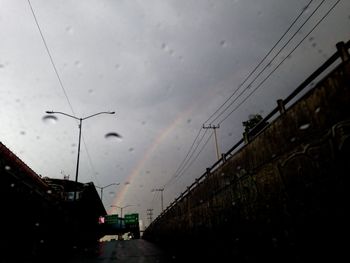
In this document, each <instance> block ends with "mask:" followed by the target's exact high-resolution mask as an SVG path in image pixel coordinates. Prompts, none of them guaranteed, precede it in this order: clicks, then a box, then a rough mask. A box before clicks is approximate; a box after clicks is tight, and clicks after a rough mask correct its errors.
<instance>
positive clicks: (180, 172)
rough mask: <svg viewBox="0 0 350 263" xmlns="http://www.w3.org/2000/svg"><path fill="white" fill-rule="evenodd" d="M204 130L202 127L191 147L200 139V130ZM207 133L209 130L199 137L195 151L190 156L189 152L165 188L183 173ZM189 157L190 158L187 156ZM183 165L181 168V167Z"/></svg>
mask: <svg viewBox="0 0 350 263" xmlns="http://www.w3.org/2000/svg"><path fill="white" fill-rule="evenodd" d="M201 131H202V129H200V130H199V133H198V134H197V137H196V139H195V140H194V141H193V143H192V146H191V148H190V149H192V148H193V146H194V144H195V142H196V140H197V139H198V136H199V134H200V132H201ZM206 133H207V130H205V131H204V134H203V135H202V137H201V138H200V139H199V142H198V143H197V145H196V147H195V148H194V149H193V151H192V152H191V154H190V156H189V157H188V154H189V153H190V151H189V152H188V154H187V155H186V158H185V159H184V160H183V162H182V163H181V166H179V167H178V169H177V170H176V172H175V173H174V174H173V176H172V177H171V178H170V179H169V181H168V182H167V183H166V184H165V185H164V188H166V187H167V185H168V184H170V182H171V181H172V180H174V179H175V178H176V177H178V176H179V174H182V172H183V170H184V169H185V167H186V165H187V164H188V162H189V161H190V160H191V158H192V156H193V155H194V153H195V152H196V151H197V149H198V147H199V145H200V143H201V142H202V141H203V139H204V136H205V134H206ZM187 157H188V158H187ZM180 167H181V168H180Z"/></svg>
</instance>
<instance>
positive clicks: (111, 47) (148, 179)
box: [0, 0, 350, 222]
mask: <svg viewBox="0 0 350 263" xmlns="http://www.w3.org/2000/svg"><path fill="white" fill-rule="evenodd" d="M30 4H31V6H30ZM308 4H309V5H308ZM319 5H320V6H319ZM306 6H308V7H307V8H305V7H306ZM318 6H319V8H318V9H316V8H317V7H318ZM333 6H334V8H333V9H332V10H331V11H330V13H329V14H328V15H327V16H326V17H325V18H324V19H323V20H322V21H321V22H320V19H321V18H322V17H323V16H324V15H325V14H326V13H327V12H328V10H330V9H331V8H332V7H333ZM31 7H32V9H33V11H34V14H35V17H36V19H37V22H38V24H39V27H40V30H41V33H42V35H43V37H44V40H45V43H46V46H47V48H48V51H49V53H50V55H51V58H52V62H53V63H54V65H55V68H56V70H57V74H56V72H55V68H54V66H53V64H52V62H51V59H50V56H49V54H48V52H47V49H46V47H45V44H44V41H43V39H42V37H41V34H40V31H39V28H38V26H37V24H36V21H35V17H34V15H33V13H32V9H31ZM302 11H304V12H303V13H302V15H301V16H300V18H299V20H297V21H296V23H295V24H294V26H293V27H292V28H291V30H290V31H289V32H288V33H287V34H286V35H285V38H283V40H282V41H281V42H280V43H279V44H278V45H277V47H276V49H274V51H273V52H272V53H271V54H270V56H269V57H268V58H270V59H272V58H273V57H274V56H275V54H277V52H278V51H279V49H280V48H281V47H283V46H284V45H285V43H287V40H288V39H289V38H291V37H292V36H293V35H294V34H295V36H294V37H293V39H292V40H291V41H290V43H289V44H288V45H286V46H285V48H284V49H283V50H282V51H281V52H280V54H279V55H278V56H276V58H275V60H274V61H272V62H271V65H270V66H269V67H266V69H265V70H264V71H263V72H262V73H261V75H260V76H259V77H258V78H257V79H256V81H255V82H253V83H252V84H251V87H250V88H249V89H247V90H246V92H244V90H245V88H247V86H248V84H249V83H250V82H251V81H252V80H253V79H254V76H256V75H257V74H258V73H259V70H258V71H256V73H255V74H253V75H252V76H251V78H249V79H248V80H247V81H246V82H245V84H244V85H243V86H241V88H240V89H239V90H238V91H237V93H235V95H234V96H232V98H231V100H230V101H229V102H228V104H226V105H229V103H230V102H232V101H233V100H235V99H236V98H237V96H238V95H239V94H241V95H240V97H239V98H238V99H236V101H235V102H233V103H232V105H231V106H230V107H228V108H227V109H226V110H225V111H224V112H223V113H222V114H220V115H219V114H218V113H220V112H218V113H216V114H215V115H214V116H213V117H212V118H210V119H209V120H208V118H209V117H210V116H211V115H212V114H214V113H215V112H216V110H217V109H218V108H219V107H220V106H221V105H222V104H223V103H224V102H225V100H227V99H228V98H229V97H230V96H231V95H232V94H233V92H234V91H235V90H236V89H237V88H238V87H239V84H240V83H242V82H243V81H244V80H245V77H246V76H247V75H248V74H249V73H251V72H252V70H253V69H254V68H255V66H256V65H257V64H258V63H259V62H260V61H261V59H262V58H263V57H264V56H265V55H266V54H267V53H268V52H269V50H270V49H271V48H272V47H273V46H274V44H275V43H276V42H277V41H278V40H279V38H280V37H281V36H282V35H283V33H284V32H286V30H287V29H288V27H289V26H290V25H291V24H292V22H293V21H294V20H295V19H296V18H297V17H298V15H299V14H301V12H302ZM311 15H312V16H311ZM309 16H311V18H310V19H309V20H308V21H307V22H306V23H305V25H304V26H303V27H302V28H300V27H301V25H302V24H303V23H304V22H305V21H306V19H307V18H308V17H309ZM317 23H319V24H318V25H317V26H316V24H317ZM315 26H316V27H315ZM313 27H315V28H314V30H313V31H312V32H311V33H309V32H310V30H311V29H312V28H313ZM299 28H300V31H298V33H296V32H297V30H298V29H299ZM305 37H306V38H305ZM303 38H305V40H304V41H303V42H301V44H300V46H299V47H298V48H296V49H295V51H294V52H293V53H292V54H291V55H290V56H289V57H288V59H286V60H284V58H285V57H286V56H287V55H288V54H289V53H290V52H291V51H292V50H293V49H294V48H295V47H296V45H297V44H298V43H299V42H300V41H301V40H302V39H303ZM0 39H1V41H0V105H1V107H0V123H1V126H0V141H1V142H2V143H3V144H5V145H6V146H7V147H8V148H9V149H10V150H12V151H13V152H14V153H15V154H16V155H17V156H18V157H19V158H21V159H22V160H23V161H24V162H25V163H26V164H27V165H28V166H29V167H31V168H32V169H33V170H34V171H35V172H36V173H38V174H40V175H42V176H48V177H54V178H63V175H69V176H70V179H71V180H74V178H75V168H76V158H77V147H78V133H79V129H78V123H77V122H76V121H75V120H74V119H72V118H69V117H67V116H64V115H55V117H56V119H53V118H49V117H48V116H47V114H46V113H45V111H47V110H53V111H60V112H64V113H67V114H70V115H75V116H77V117H78V118H79V117H85V116H89V115H92V114H95V113H98V112H101V111H115V112H116V114H115V115H98V116H95V117H92V118H90V119H87V120H85V121H83V126H82V134H83V140H82V146H81V147H82V148H81V156H80V171H79V181H81V182H91V181H92V182H94V184H95V185H98V186H106V185H109V184H111V183H115V182H117V183H120V185H119V186H117V187H115V186H111V187H107V188H105V189H104V195H103V197H104V198H103V202H104V204H105V207H106V209H107V210H108V211H109V212H111V213H115V212H116V211H117V212H118V213H119V212H120V211H119V210H110V206H111V205H118V206H126V205H133V206H130V207H128V208H126V210H125V211H123V212H124V213H128V212H138V213H140V215H141V218H142V219H143V220H144V221H146V218H147V215H146V210H147V209H154V210H153V213H154V217H155V216H157V215H158V214H159V213H160V209H161V207H160V192H152V189H154V188H162V187H164V185H165V186H166V187H165V190H164V192H163V193H164V206H165V207H166V206H167V205H168V204H169V203H170V202H172V201H173V200H174V198H176V197H177V196H178V195H179V194H180V193H181V192H183V191H184V190H185V189H186V186H188V185H189V184H191V183H192V182H193V181H194V179H195V178H197V177H199V176H200V175H201V174H203V173H204V171H205V168H206V167H210V166H211V165H212V164H213V163H214V162H215V161H216V152H215V144H214V137H213V136H212V137H209V136H210V135H211V134H212V130H210V131H209V130H207V133H205V130H201V127H202V125H203V123H205V124H206V125H209V124H212V125H218V124H219V123H220V128H219V129H217V134H218V142H219V147H220V152H226V151H227V150H229V149H230V148H231V147H232V146H233V145H234V144H235V143H236V142H237V141H238V140H239V139H240V138H241V136H242V132H243V127H242V121H244V120H247V119H248V117H249V115H250V114H254V113H260V114H261V115H263V116H264V115H265V114H267V113H268V112H269V111H271V110H272V108H273V107H274V106H275V101H276V100H277V99H279V98H285V97H286V96H287V95H288V94H289V93H290V92H291V91H292V90H293V89H294V88H296V86H297V85H298V84H300V83H301V82H302V81H303V80H304V79H305V78H306V77H307V76H308V75H309V74H310V73H312V72H313V71H314V70H315V69H316V68H317V67H318V66H320V64H321V63H322V62H324V61H325V60H326V59H327V58H328V57H329V56H330V55H332V54H333V52H335V44H336V43H337V42H339V41H348V40H349V39H350V1H348V0H341V1H337V0H326V1H321V0H314V1H310V0H294V1H290V0H216V1H209V0H202V1H200V0H197V1H195V0H180V1H179V0H172V1H170V0H150V1H141V0H138V1H136V0H135V1H133V0H128V1H126V0H124V1H122V0H105V1H104V0H99V1H97V0H80V1H79V0H56V1H53V0H31V1H30V2H28V0H0ZM283 60H284V62H283V63H282V64H281V65H280V67H279V68H278V69H277V70H276V71H275V72H274V74H272V75H271V76H270V77H269V78H268V79H267V80H266V81H265V82H264V83H263V84H262V85H261V86H259V88H258V89H257V90H256V92H254V93H252V95H251V96H250V97H249V99H247V100H246V101H245V102H244V103H242V105H241V106H240V107H238V108H237V109H236V110H234V109H235V107H237V105H238V104H239V103H240V102H241V101H242V100H243V99H245V98H246V97H247V96H248V95H249V94H250V92H252V91H253V90H254V89H255V87H257V86H258V85H259V83H260V82H261V81H262V80H263V79H264V78H265V77H266V76H267V75H268V73H269V72H271V70H273V69H274V67H275V66H277V65H278V64H279V63H280V62H281V61H283ZM267 63H268V62H264V63H263V64H262V65H261V67H260V69H262V68H264V66H266V65H267ZM59 78H60V80H61V83H60V81H59ZM226 105H225V106H226ZM222 109H225V107H224V108H222ZM216 117H217V118H216ZM207 120H208V121H207ZM111 132H112V133H117V134H119V135H120V137H116V136H107V137H106V136H105V135H106V134H108V133H111ZM198 133H200V136H199V138H202V137H201V136H202V135H203V136H204V137H203V140H197V141H196V145H197V142H199V147H198V148H197V149H198V150H199V149H200V148H201V147H202V146H203V145H204V143H205V142H206V141H207V140H209V143H208V144H207V145H206V146H205V148H204V149H203V151H202V152H201V154H200V155H199V157H198V158H197V159H196V160H195V161H193V162H189V163H191V165H190V166H188V167H186V169H185V170H184V172H182V173H181V174H179V175H178V176H177V177H175V172H176V171H177V169H178V168H179V165H180V164H181V162H182V161H183V160H184V158H185V156H186V154H187V153H188V151H189V149H190V146H191V145H192V143H193V142H194V140H195V138H196V136H197V134H198ZM195 156H196V154H193V159H194V157H195ZM190 161H192V160H190ZM171 178H175V180H171V181H170V179H171ZM147 222H148V221H147Z"/></svg>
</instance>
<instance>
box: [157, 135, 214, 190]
mask: <svg viewBox="0 0 350 263" xmlns="http://www.w3.org/2000/svg"><path fill="white" fill-rule="evenodd" d="M206 132H207V130H206ZM206 132H205V133H204V134H206ZM212 136H213V133H211V134H210V136H209V137H208V138H207V140H206V141H205V143H204V144H203V145H202V148H201V149H200V150H199V152H198V153H197V155H196V156H195V158H194V159H192V161H191V162H190V163H188V164H187V166H186V167H184V168H183V169H182V171H181V173H179V174H177V175H176V176H175V177H173V178H171V179H172V180H174V181H173V182H171V179H170V180H169V182H168V183H167V185H169V184H170V183H175V182H176V181H177V180H179V178H180V177H181V176H182V175H184V173H185V172H187V170H188V169H189V168H190V167H191V166H192V165H193V163H194V162H195V161H196V160H197V159H198V157H199V155H200V154H201V153H202V152H203V150H204V148H205V146H207V144H208V143H209V140H210V139H211V137H212ZM202 138H203V137H202ZM164 188H165V186H164Z"/></svg>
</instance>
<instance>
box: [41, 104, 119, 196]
mask: <svg viewBox="0 0 350 263" xmlns="http://www.w3.org/2000/svg"><path fill="white" fill-rule="evenodd" d="M46 113H47V114H62V115H65V116H68V117H71V118H73V119H76V120H78V121H79V142H78V157H77V167H76V171H75V182H78V173H79V157H80V141H81V127H82V123H83V120H86V119H89V118H91V117H94V116H96V115H99V114H114V113H115V112H114V111H103V112H98V113H95V114H92V115H90V116H87V117H84V118H77V117H75V116H72V115H69V114H67V113H64V112H60V111H46ZM76 198H77V189H76V188H75V190H74V201H75V200H76Z"/></svg>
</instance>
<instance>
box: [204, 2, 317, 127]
mask: <svg viewBox="0 0 350 263" xmlns="http://www.w3.org/2000/svg"><path fill="white" fill-rule="evenodd" d="M313 1H314V0H311V1H309V3H308V4H307V5H306V6H305V7H304V8H303V9H302V11H301V12H300V13H299V15H298V16H297V17H296V18H295V19H294V20H293V22H292V24H291V25H290V26H289V27H288V29H287V30H286V31H285V32H284V33H283V34H282V36H281V37H280V38H279V40H278V41H277V42H276V43H275V44H274V45H273V47H272V48H271V49H270V50H269V52H267V54H266V55H265V56H264V58H263V59H262V60H261V61H260V62H259V63H258V64H257V66H256V67H255V68H254V69H253V70H252V71H251V72H250V73H249V74H248V76H247V77H246V78H245V79H244V81H243V82H242V83H241V84H240V85H239V86H238V87H237V88H236V89H235V90H234V92H233V93H232V94H231V95H230V97H228V98H227V99H226V100H225V102H224V103H223V104H221V106H220V107H219V108H218V109H217V110H216V111H215V112H214V113H213V114H212V115H210V117H209V118H208V119H207V120H206V121H205V122H204V123H207V122H208V121H209V120H210V119H211V118H212V117H213V116H215V115H216V114H217V113H218V112H219V111H220V110H221V109H222V108H223V107H224V105H225V104H226V103H227V102H228V101H229V100H230V99H231V98H232V97H233V96H234V95H235V94H236V93H237V91H238V90H239V89H240V87H242V86H243V84H244V83H245V82H246V81H247V80H248V79H249V78H250V77H251V76H252V74H254V72H255V71H256V70H257V69H258V68H259V66H260V65H261V64H262V63H263V62H264V61H265V60H266V58H267V57H268V56H269V55H270V54H271V53H272V51H273V50H274V49H275V48H276V46H277V45H278V44H279V43H280V42H281V41H282V39H283V38H284V36H285V35H286V34H287V33H288V32H289V31H290V29H291V28H292V27H293V26H294V24H295V23H296V22H297V21H298V19H299V18H300V17H301V16H302V14H303V13H304V12H305V10H306V9H307V8H308V7H309V6H310V4H311V3H312V2H313ZM323 1H324V0H323ZM321 4H322V3H321ZM288 43H289V42H288ZM270 63H271V62H270ZM230 105H232V104H230ZM230 105H229V106H230ZM226 110H227V109H226V108H225V110H224V111H226ZM214 121H215V120H214ZM214 121H212V122H214Z"/></svg>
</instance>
